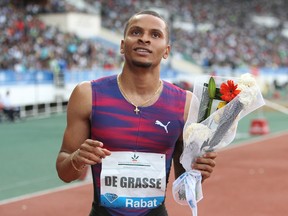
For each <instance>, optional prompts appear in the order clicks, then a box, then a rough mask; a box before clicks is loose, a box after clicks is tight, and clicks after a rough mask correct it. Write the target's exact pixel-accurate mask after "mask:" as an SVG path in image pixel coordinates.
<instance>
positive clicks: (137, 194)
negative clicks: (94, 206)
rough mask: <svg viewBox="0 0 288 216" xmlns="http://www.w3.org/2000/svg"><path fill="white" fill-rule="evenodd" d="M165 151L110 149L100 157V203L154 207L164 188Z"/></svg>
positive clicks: (117, 206)
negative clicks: (107, 154)
mask: <svg viewBox="0 0 288 216" xmlns="http://www.w3.org/2000/svg"><path fill="white" fill-rule="evenodd" d="M165 162H166V159H165V154H156V153H142V152H112V154H111V155H110V156H109V157H106V158H105V159H104V160H102V171H101V190H100V191H101V195H100V203H101V205H102V206H105V207H111V208H155V207H157V206H159V205H161V204H162V202H163V201H164V197H165V189H166V166H165Z"/></svg>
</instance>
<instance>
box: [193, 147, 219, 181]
mask: <svg viewBox="0 0 288 216" xmlns="http://www.w3.org/2000/svg"><path fill="white" fill-rule="evenodd" d="M216 157H217V153H216V152H207V153H205V154H204V155H203V156H202V157H198V158H196V160H195V162H194V163H193V164H192V169H196V170H199V171H200V172H201V175H202V182H204V181H205V180H206V179H207V178H209V177H210V176H211V174H212V172H213V169H214V167H215V165H216V162H215V159H216Z"/></svg>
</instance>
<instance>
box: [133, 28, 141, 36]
mask: <svg viewBox="0 0 288 216" xmlns="http://www.w3.org/2000/svg"><path fill="white" fill-rule="evenodd" d="M140 34H141V31H140V30H139V29H134V30H132V31H131V35H135V36H137V35H140Z"/></svg>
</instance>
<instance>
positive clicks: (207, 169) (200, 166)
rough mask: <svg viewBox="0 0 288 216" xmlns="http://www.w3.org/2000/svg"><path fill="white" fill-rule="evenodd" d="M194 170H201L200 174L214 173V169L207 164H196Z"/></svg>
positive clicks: (193, 166)
mask: <svg viewBox="0 0 288 216" xmlns="http://www.w3.org/2000/svg"><path fill="white" fill-rule="evenodd" d="M192 168H193V169H196V170H199V171H200V172H202V171H203V172H208V173H212V172H213V167H212V166H210V165H207V164H199V163H195V164H193V165H192Z"/></svg>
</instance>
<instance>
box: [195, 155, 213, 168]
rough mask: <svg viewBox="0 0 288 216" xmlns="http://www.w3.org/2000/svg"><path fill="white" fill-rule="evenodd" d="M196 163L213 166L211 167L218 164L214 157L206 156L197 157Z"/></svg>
mask: <svg viewBox="0 0 288 216" xmlns="http://www.w3.org/2000/svg"><path fill="white" fill-rule="evenodd" d="M195 164H204V165H208V166H211V167H215V166H216V162H215V160H214V159H211V158H204V157H199V158H196V160H195Z"/></svg>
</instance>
